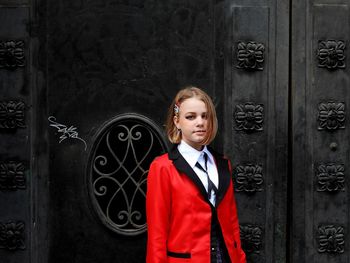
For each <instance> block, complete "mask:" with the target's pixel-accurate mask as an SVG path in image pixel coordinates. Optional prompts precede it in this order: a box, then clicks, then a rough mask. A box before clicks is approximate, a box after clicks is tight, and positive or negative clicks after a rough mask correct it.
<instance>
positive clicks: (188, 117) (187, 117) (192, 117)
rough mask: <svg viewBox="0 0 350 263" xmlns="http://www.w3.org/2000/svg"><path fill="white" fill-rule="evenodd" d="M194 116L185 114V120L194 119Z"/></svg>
mask: <svg viewBox="0 0 350 263" xmlns="http://www.w3.org/2000/svg"><path fill="white" fill-rule="evenodd" d="M194 118H195V116H194V115H187V116H186V119H187V120H194Z"/></svg>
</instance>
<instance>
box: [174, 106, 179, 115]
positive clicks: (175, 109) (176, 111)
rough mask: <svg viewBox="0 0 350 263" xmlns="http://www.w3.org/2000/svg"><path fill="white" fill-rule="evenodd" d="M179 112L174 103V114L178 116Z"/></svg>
mask: <svg viewBox="0 0 350 263" xmlns="http://www.w3.org/2000/svg"><path fill="white" fill-rule="evenodd" d="M179 111H180V107H179V106H178V105H177V104H176V103H175V105H174V113H175V114H176V115H177V114H179Z"/></svg>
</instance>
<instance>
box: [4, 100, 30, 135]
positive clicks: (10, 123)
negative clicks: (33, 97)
mask: <svg viewBox="0 0 350 263" xmlns="http://www.w3.org/2000/svg"><path fill="white" fill-rule="evenodd" d="M24 110H25V105H24V103H23V102H22V101H14V100H9V101H0V128H1V129H14V128H24V127H25V123H24V122H25V120H24Z"/></svg>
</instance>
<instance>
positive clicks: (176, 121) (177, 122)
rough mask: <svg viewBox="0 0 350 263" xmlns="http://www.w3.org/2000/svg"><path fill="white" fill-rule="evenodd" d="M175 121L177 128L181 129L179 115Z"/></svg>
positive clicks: (175, 117)
mask: <svg viewBox="0 0 350 263" xmlns="http://www.w3.org/2000/svg"><path fill="white" fill-rule="evenodd" d="M173 121H174V124H175V126H176V128H178V129H180V125H179V117H178V116H174V118H173Z"/></svg>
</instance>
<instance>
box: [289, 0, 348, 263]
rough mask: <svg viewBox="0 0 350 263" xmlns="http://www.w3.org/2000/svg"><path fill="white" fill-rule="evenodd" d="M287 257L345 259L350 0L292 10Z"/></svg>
mask: <svg viewBox="0 0 350 263" xmlns="http://www.w3.org/2000/svg"><path fill="white" fill-rule="evenodd" d="M292 13H293V16H292V21H293V22H292V25H293V27H292V32H291V34H292V36H293V38H292V43H291V44H292V53H291V55H292V56H291V62H292V64H291V65H292V72H291V74H292V75H291V88H292V89H291V91H292V93H291V99H292V105H291V106H292V114H293V115H292V131H293V133H292V143H293V156H292V158H293V159H292V164H293V174H292V182H293V184H292V185H293V195H292V196H291V199H292V200H293V210H292V213H291V214H292V218H291V220H292V223H293V224H292V235H291V244H292V250H291V252H290V254H291V255H292V257H293V260H292V262H318V263H319V262H320V263H324V262H349V237H348V233H349V190H348V189H349V180H348V176H347V175H348V169H349V168H348V162H349V147H348V144H349V132H348V129H349V127H348V120H347V119H348V116H349V115H348V106H349V91H348V86H349V63H348V61H349V60H348V57H349V55H348V54H349V53H348V51H349V50H348V44H349V1H342V2H341V3H340V2H334V3H332V4H330V3H329V2H326V1H316V0H315V1H297V2H296V3H295V5H294V6H293V9H292Z"/></svg>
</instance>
